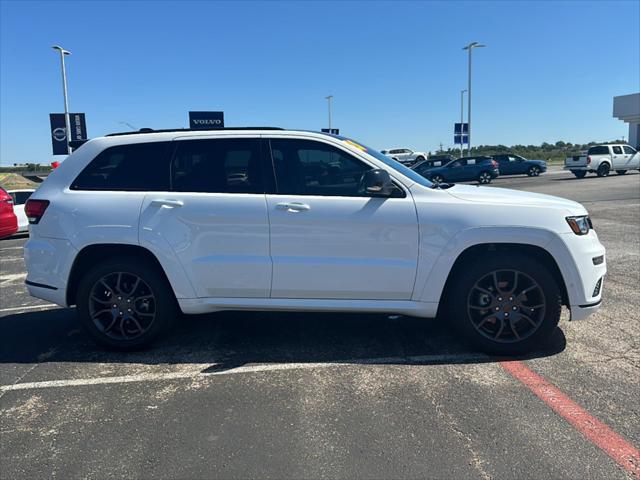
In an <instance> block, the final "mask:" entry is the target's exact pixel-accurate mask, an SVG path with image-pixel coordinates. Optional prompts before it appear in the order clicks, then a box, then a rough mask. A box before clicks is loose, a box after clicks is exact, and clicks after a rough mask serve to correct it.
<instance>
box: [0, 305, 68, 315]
mask: <svg viewBox="0 0 640 480" xmlns="http://www.w3.org/2000/svg"><path fill="white" fill-rule="evenodd" d="M57 306H58V305H56V304H55V303H44V304H42V305H27V306H24V307H10V308H0V313H4V312H18V311H21V310H35V309H38V308H39V309H43V310H49V309H51V308H56V307H57Z"/></svg>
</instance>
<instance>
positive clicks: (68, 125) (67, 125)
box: [53, 45, 71, 155]
mask: <svg viewBox="0 0 640 480" xmlns="http://www.w3.org/2000/svg"><path fill="white" fill-rule="evenodd" d="M53 49H54V50H58V51H59V52H60V65H61V67H62V93H63V94H64V124H65V134H66V135H65V137H66V139H65V141H66V143H67V154H68V155H70V154H71V145H69V141H70V139H71V121H70V120H69V101H68V99H67V71H66V68H65V66H64V56H65V55H71V52H69V51H67V50H65V49H64V48H62V47H61V46H59V45H54V46H53Z"/></svg>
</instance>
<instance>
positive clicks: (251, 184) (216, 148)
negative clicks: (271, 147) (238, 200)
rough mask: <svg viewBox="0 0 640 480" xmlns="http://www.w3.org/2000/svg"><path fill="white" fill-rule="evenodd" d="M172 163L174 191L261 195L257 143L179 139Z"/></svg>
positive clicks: (249, 139)
mask: <svg viewBox="0 0 640 480" xmlns="http://www.w3.org/2000/svg"><path fill="white" fill-rule="evenodd" d="M176 143H177V144H178V146H177V149H176V153H175V155H174V157H173V159H172V161H171V189H172V190H173V191H177V192H207V193H264V182H263V174H262V157H261V152H260V140H259V139H257V138H220V139H205V140H181V141H177V142H176Z"/></svg>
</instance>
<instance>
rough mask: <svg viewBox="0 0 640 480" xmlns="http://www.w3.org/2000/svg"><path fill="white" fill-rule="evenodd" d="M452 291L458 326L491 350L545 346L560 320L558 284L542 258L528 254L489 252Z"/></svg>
mask: <svg viewBox="0 0 640 480" xmlns="http://www.w3.org/2000/svg"><path fill="white" fill-rule="evenodd" d="M516 271H517V272H518V276H517V280H516V275H515V273H514V272H516ZM494 272H497V273H496V276H497V281H498V285H497V286H496V282H495V280H494V275H493V273H494ZM534 285H535V287H534V288H531V287H533V286H534ZM447 289H454V290H453V291H451V292H445V295H447V299H446V311H447V312H448V314H449V319H450V321H451V322H452V324H453V326H454V327H455V329H456V330H457V331H458V332H460V333H461V334H462V335H463V336H464V337H465V338H466V339H467V340H468V341H469V342H471V344H473V345H474V346H475V347H476V348H478V349H480V350H482V351H485V352H487V353H491V354H498V355H520V354H524V353H527V352H531V351H533V350H537V349H540V348H541V347H544V346H545V343H546V342H547V341H548V339H549V337H550V335H551V333H552V332H553V330H554V329H555V328H556V326H557V325H558V321H559V320H560V312H561V308H562V305H561V297H560V288H559V286H558V283H557V282H556V280H555V279H554V277H553V275H552V274H551V272H549V270H548V269H547V268H546V267H545V266H544V265H543V264H542V263H541V262H539V261H537V260H536V259H535V258H531V257H530V256H526V255H524V254H520V253H510V252H499V253H498V252H494V253H490V254H486V255H483V256H482V257H481V258H477V259H475V260H474V261H472V263H470V264H468V265H465V268H464V270H461V271H460V272H459V273H458V274H457V275H456V276H455V277H454V278H453V279H452V281H449V282H447ZM500 289H502V292H501V291H500ZM512 289H513V294H509V292H508V291H509V290H512ZM518 292H521V293H518ZM485 306H486V309H485V308H483V307H485ZM496 308H497V309H498V313H495V312H496V310H495V309H496ZM496 315H500V316H499V317H498V316H496ZM523 315H526V316H523ZM518 337H519V338H518Z"/></svg>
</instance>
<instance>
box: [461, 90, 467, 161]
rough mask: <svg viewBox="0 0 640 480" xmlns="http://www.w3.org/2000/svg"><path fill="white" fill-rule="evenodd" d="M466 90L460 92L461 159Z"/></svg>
mask: <svg viewBox="0 0 640 480" xmlns="http://www.w3.org/2000/svg"><path fill="white" fill-rule="evenodd" d="M465 92H466V90H460V156H461V157H462V145H463V144H464V142H463V139H464V127H463V126H464V94H465Z"/></svg>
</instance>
